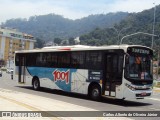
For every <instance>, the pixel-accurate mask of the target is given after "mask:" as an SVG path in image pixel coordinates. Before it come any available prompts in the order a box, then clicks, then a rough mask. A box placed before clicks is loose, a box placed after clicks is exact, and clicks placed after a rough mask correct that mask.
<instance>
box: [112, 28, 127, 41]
mask: <svg viewBox="0 0 160 120" xmlns="http://www.w3.org/2000/svg"><path fill="white" fill-rule="evenodd" d="M128 28H130V27H126V28H122V29H121V30H120V31H118V30H117V29H116V28H115V27H110V29H114V30H115V31H116V33H117V37H118V41H119V36H120V34H121V32H122V31H123V30H125V29H128Z"/></svg>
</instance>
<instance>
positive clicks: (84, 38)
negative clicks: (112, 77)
mask: <svg viewBox="0 0 160 120" xmlns="http://www.w3.org/2000/svg"><path fill="white" fill-rule="evenodd" d="M153 13H154V8H152V9H149V10H144V11H142V12H139V13H130V14H128V16H127V17H125V19H123V20H122V21H121V22H119V23H118V24H115V25H114V26H113V28H105V29H103V28H99V29H94V30H93V31H91V32H90V33H88V34H84V35H81V36H80V40H81V44H87V45H104V44H107V45H108V44H119V43H120V39H121V38H122V37H123V36H126V35H130V34H133V33H136V32H144V33H149V34H152V31H153V19H154V14H153ZM155 13H156V14H155V29H154V30H155V32H154V34H155V35H159V34H160V22H159V21H160V5H158V6H156V12H155ZM117 32H118V33H117ZM118 37H119V40H118ZM123 43H124V44H138V45H146V46H148V47H151V44H152V36H149V35H144V34H137V35H134V36H131V37H128V38H126V39H123ZM153 44H154V47H155V46H156V47H158V46H160V38H158V37H154V41H153ZM159 48H160V47H159Z"/></svg>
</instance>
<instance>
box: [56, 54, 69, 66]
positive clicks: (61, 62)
mask: <svg viewBox="0 0 160 120" xmlns="http://www.w3.org/2000/svg"><path fill="white" fill-rule="evenodd" d="M58 67H61V68H66V67H70V53H69V52H63V53H59V54H58Z"/></svg>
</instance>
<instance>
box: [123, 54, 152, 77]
mask: <svg viewBox="0 0 160 120" xmlns="http://www.w3.org/2000/svg"><path fill="white" fill-rule="evenodd" d="M127 59H128V63H127V64H126V77H127V78H129V79H133V80H152V67H151V65H152V64H151V63H152V59H151V58H150V56H134V55H131V56H128V58H127Z"/></svg>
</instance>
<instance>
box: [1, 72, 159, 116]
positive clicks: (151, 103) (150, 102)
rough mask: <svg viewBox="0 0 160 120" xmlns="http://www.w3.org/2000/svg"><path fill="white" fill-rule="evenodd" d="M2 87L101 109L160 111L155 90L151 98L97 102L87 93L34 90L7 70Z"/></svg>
mask: <svg viewBox="0 0 160 120" xmlns="http://www.w3.org/2000/svg"><path fill="white" fill-rule="evenodd" d="M0 88H4V89H9V90H15V91H19V92H24V93H29V94H34V95H38V96H43V97H47V98H51V99H56V100H59V101H63V102H68V103H72V104H76V105H80V106H84V107H88V108H92V109H96V110H99V111H160V92H154V95H153V96H152V97H151V98H146V99H141V100H125V101H122V100H114V99H106V98H103V99H102V100H101V101H100V102H97V101H92V100H90V99H88V97H87V96H85V95H80V94H75V93H67V92H62V91H58V90H51V89H45V88H42V89H41V90H40V91H34V90H33V89H32V86H29V85H21V84H18V83H17V81H15V80H11V75H10V74H8V73H5V72H3V75H2V77H0ZM77 109H78V108H77ZM141 119H142V118H141Z"/></svg>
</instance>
